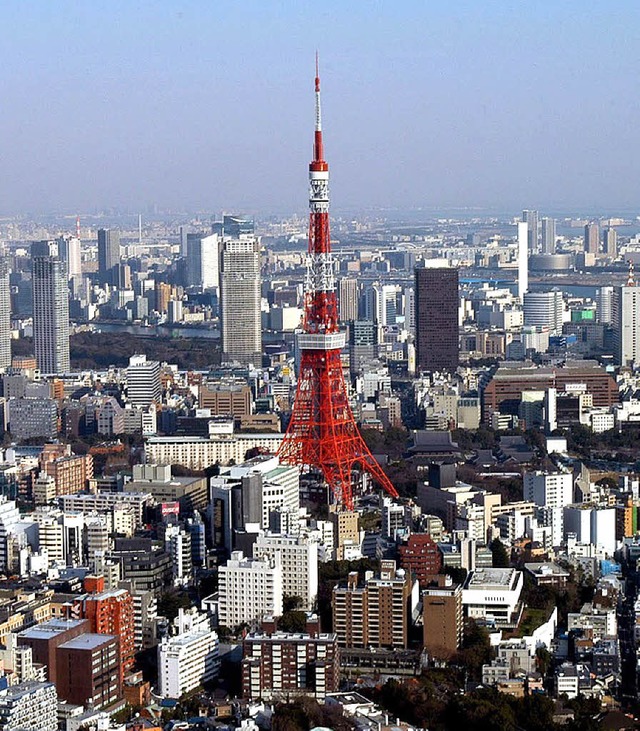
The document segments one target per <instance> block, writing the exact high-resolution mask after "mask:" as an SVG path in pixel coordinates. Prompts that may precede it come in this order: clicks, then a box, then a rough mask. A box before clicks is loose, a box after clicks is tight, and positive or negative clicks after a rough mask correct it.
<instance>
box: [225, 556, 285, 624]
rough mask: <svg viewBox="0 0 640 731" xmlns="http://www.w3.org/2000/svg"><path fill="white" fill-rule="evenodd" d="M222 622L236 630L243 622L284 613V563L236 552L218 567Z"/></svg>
mask: <svg viewBox="0 0 640 731" xmlns="http://www.w3.org/2000/svg"><path fill="white" fill-rule="evenodd" d="M218 582H219V588H218V594H219V603H218V621H219V624H220V625H221V626H223V627H229V628H230V629H233V628H234V627H237V626H238V625H240V624H244V623H248V624H251V623H252V622H255V621H259V620H262V619H264V618H265V617H270V616H280V615H281V614H282V566H281V565H280V564H279V563H274V562H273V561H271V560H269V559H266V558H265V559H256V558H245V557H244V556H243V554H242V551H233V552H232V553H231V558H230V559H229V560H228V561H227V563H226V564H225V565H224V566H220V568H219V569H218Z"/></svg>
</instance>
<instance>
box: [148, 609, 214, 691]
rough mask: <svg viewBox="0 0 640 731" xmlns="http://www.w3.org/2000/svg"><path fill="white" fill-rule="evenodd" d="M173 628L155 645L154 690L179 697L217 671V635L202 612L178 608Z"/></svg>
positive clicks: (206, 681) (205, 681)
mask: <svg viewBox="0 0 640 731" xmlns="http://www.w3.org/2000/svg"><path fill="white" fill-rule="evenodd" d="M174 631H175V634H174V636H172V637H165V638H163V640H162V642H161V643H160V644H159V645H158V692H159V694H160V695H161V696H163V697H165V698H180V697H181V696H183V695H184V694H185V693H189V692H190V691H192V690H194V689H195V688H197V687H198V686H199V685H202V684H203V683H208V682H211V681H212V680H214V679H215V678H216V677H217V676H218V673H219V670H220V659H219V647H218V635H217V634H216V633H215V632H214V631H213V630H212V629H211V624H210V621H209V618H208V616H207V615H206V614H202V613H200V612H198V610H197V609H192V610H189V611H185V610H184V609H180V611H179V614H178V617H177V618H176V620H175V622H174Z"/></svg>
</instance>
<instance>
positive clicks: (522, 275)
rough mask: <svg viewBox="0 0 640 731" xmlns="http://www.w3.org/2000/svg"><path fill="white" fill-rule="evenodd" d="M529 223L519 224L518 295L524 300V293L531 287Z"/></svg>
mask: <svg viewBox="0 0 640 731" xmlns="http://www.w3.org/2000/svg"><path fill="white" fill-rule="evenodd" d="M527 237H528V224H527V223H524V222H520V223H519V224H518V297H519V298H520V301H521V302H522V299H523V297H524V293H525V292H526V291H527V290H528V289H529V250H528V238H527Z"/></svg>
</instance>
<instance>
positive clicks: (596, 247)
mask: <svg viewBox="0 0 640 731" xmlns="http://www.w3.org/2000/svg"><path fill="white" fill-rule="evenodd" d="M584 251H585V252H587V253H588V254H597V253H598V252H599V251H600V224H599V223H588V224H587V225H586V226H585V227H584Z"/></svg>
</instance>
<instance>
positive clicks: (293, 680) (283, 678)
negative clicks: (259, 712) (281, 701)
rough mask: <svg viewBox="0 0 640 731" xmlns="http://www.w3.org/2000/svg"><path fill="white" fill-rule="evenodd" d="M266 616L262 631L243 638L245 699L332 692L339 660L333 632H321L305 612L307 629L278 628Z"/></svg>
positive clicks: (316, 695) (338, 669)
mask: <svg viewBox="0 0 640 731" xmlns="http://www.w3.org/2000/svg"><path fill="white" fill-rule="evenodd" d="M276 627H277V626H276V622H275V621H273V620H270V619H269V620H266V621H264V622H263V623H262V629H261V631H256V632H251V633H250V634H248V635H247V636H246V637H245V638H244V641H243V656H244V657H243V660H242V695H243V696H244V698H246V699H247V700H258V699H261V700H271V699H273V698H282V697H287V696H289V695H292V696H297V695H300V694H304V695H311V696H314V697H315V698H317V699H318V700H322V699H323V698H324V697H325V695H326V694H327V693H335V692H336V691H337V690H338V687H339V682H340V663H339V654H338V646H337V641H336V635H335V634H328V633H327V634H323V633H321V632H320V627H319V622H318V618H317V617H316V616H315V615H307V627H306V632H295V633H288V632H278V631H277V628H276Z"/></svg>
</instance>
